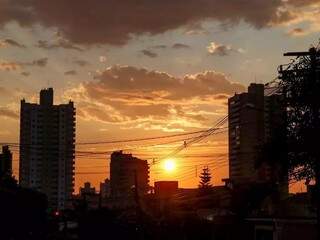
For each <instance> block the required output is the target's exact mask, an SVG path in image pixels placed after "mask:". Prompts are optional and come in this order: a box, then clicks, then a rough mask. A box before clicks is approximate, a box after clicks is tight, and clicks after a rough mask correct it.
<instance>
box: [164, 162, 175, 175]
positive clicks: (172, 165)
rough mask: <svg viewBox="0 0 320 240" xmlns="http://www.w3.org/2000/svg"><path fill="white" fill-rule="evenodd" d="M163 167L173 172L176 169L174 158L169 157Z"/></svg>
mask: <svg viewBox="0 0 320 240" xmlns="http://www.w3.org/2000/svg"><path fill="white" fill-rule="evenodd" d="M163 168H164V170H165V171H166V172H172V171H174V170H175V169H176V163H175V161H174V160H173V159H168V160H166V161H165V162H164V163H163Z"/></svg>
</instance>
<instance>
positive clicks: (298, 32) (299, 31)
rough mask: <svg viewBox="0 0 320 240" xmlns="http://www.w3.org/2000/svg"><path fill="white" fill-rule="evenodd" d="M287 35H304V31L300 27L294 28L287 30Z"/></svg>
mask: <svg viewBox="0 0 320 240" xmlns="http://www.w3.org/2000/svg"><path fill="white" fill-rule="evenodd" d="M288 35H289V36H294V37H296V36H304V35H306V31H305V30H304V29H302V28H294V29H292V30H290V31H289V32H288Z"/></svg>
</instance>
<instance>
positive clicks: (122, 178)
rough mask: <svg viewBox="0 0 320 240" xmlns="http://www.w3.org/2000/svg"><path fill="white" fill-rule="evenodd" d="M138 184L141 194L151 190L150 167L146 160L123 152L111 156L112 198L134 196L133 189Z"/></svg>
mask: <svg viewBox="0 0 320 240" xmlns="http://www.w3.org/2000/svg"><path fill="white" fill-rule="evenodd" d="M136 183H137V185H138V186H137V187H138V192H139V194H141V195H143V194H145V193H147V192H148V190H149V165H148V162H147V161H146V160H141V159H139V158H136V157H133V156H132V154H124V153H123V152H122V151H118V152H113V153H112V154H111V163H110V186H111V197H112V198H126V197H132V196H133V187H135V185H136Z"/></svg>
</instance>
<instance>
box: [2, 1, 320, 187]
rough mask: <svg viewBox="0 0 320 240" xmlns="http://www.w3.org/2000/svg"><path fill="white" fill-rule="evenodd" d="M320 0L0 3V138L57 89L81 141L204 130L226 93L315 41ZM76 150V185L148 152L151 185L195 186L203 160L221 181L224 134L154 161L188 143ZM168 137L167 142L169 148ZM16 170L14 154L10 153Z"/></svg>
mask: <svg viewBox="0 0 320 240" xmlns="http://www.w3.org/2000/svg"><path fill="white" fill-rule="evenodd" d="M319 31H320V0H228V1H227V0H225V1H223V0H121V1H120V0H68V1H66V0H55V1H52V0H51V1H50V0H15V1H12V0H0V123H1V125H0V142H18V141H19V108H20V100H21V99H22V98H25V99H26V100H27V101H31V102H37V101H38V93H39V91H40V89H42V88H46V87H53V88H54V90H55V103H57V104H58V103H63V102H66V101H68V100H69V99H72V100H73V101H74V102H75V105H76V108H77V133H76V136H77V142H78V143H88V142H101V141H102V142H103V141H104V142H105V141H112V140H122V139H135V138H145V137H153V136H166V135H171V134H180V133H186V132H194V131H201V130H206V129H208V128H210V127H212V126H213V125H214V123H215V122H216V121H217V120H218V119H220V118H221V117H223V116H224V115H226V112H227V106H226V104H227V98H228V97H229V96H231V95H233V94H234V93H235V92H242V91H244V90H245V89H246V87H247V85H248V84H249V83H250V82H257V83H265V82H268V81H271V80H272V79H273V78H275V77H276V76H277V66H278V65H280V64H283V63H287V62H288V61H289V60H290V59H287V58H284V57H283V56H282V55H283V53H284V52H286V51H298V50H306V49H307V48H308V47H309V46H311V44H317V43H318V39H319ZM194 136H197V134H195V135H186V136H183V137H174V138H163V139H161V140H152V141H151V140H148V141H137V142H129V143H121V144H120V143H117V144H116V143H115V144H99V145H78V146H77V151H79V152H104V153H101V154H96V155H93V154H88V153H82V154H78V156H77V159H76V172H77V175H76V191H77V190H78V188H79V186H80V185H81V184H83V182H84V181H87V180H88V181H90V182H92V183H93V184H94V185H95V186H98V183H99V182H100V181H103V180H104V179H105V178H106V177H108V174H109V168H108V164H109V155H108V154H107V153H105V152H109V151H112V150H116V149H126V152H130V153H133V154H134V155H136V156H138V157H141V158H144V159H147V160H149V161H150V164H151V177H150V181H151V183H152V184H153V181H154V180H165V179H178V180H179V181H180V186H182V187H196V186H197V184H198V180H199V179H198V177H197V175H198V174H199V172H200V170H201V168H202V167H203V166H204V165H209V166H210V168H211V172H212V174H213V182H214V184H220V183H221V178H225V177H227V172H228V166H227V153H228V148H227V141H226V132H222V133H220V134H217V135H214V136H211V137H209V138H206V139H204V140H203V141H202V142H200V143H197V144H195V145H193V146H191V147H189V148H187V149H186V150H184V151H181V152H180V153H179V154H177V155H176V156H174V157H173V158H174V159H173V160H174V161H176V170H175V171H172V172H167V173H166V172H165V171H164V169H163V168H162V166H161V162H159V161H156V164H154V165H153V164H152V163H153V159H162V158H163V157H164V156H166V155H167V154H169V153H170V152H171V151H173V150H174V149H175V148H176V147H179V146H180V145H182V144H183V140H184V139H185V138H190V137H194ZM165 143H168V144H165ZM14 155H15V162H14V172H15V174H17V172H18V168H17V166H18V152H17V149H14Z"/></svg>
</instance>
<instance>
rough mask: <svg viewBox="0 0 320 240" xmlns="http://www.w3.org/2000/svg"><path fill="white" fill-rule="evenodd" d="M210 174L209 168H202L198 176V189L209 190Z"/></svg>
mask: <svg viewBox="0 0 320 240" xmlns="http://www.w3.org/2000/svg"><path fill="white" fill-rule="evenodd" d="M210 182H211V173H210V169H209V167H204V168H203V169H202V173H201V175H200V183H199V188H200V189H209V188H211V187H212V185H211V183H210Z"/></svg>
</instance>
